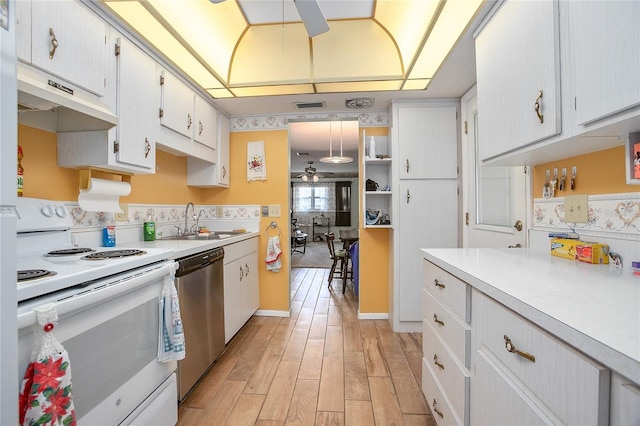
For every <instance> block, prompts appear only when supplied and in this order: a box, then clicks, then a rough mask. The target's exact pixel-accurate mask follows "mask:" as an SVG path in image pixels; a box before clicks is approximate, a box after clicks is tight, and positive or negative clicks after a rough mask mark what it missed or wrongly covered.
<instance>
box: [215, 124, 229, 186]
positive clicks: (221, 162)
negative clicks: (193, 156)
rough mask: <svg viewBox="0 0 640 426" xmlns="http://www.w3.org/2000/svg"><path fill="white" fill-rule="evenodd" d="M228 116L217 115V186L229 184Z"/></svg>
mask: <svg viewBox="0 0 640 426" xmlns="http://www.w3.org/2000/svg"><path fill="white" fill-rule="evenodd" d="M230 133H231V122H230V120H229V117H227V116H226V115H224V114H222V113H219V115H218V149H217V151H218V163H217V170H218V186H224V187H228V186H229V137H230V136H231V134H230Z"/></svg>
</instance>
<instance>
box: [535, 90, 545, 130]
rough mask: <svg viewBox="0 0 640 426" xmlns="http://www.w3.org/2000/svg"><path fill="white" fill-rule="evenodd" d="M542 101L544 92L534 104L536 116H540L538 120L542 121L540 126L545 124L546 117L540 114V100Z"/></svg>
mask: <svg viewBox="0 0 640 426" xmlns="http://www.w3.org/2000/svg"><path fill="white" fill-rule="evenodd" d="M541 99H542V90H541V91H540V93H539V94H538V97H537V98H536V102H535V103H534V104H533V109H534V111H535V112H536V115H537V116H538V120H540V124H542V123H543V122H544V115H542V114H541V113H540V100H541Z"/></svg>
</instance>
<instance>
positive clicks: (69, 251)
mask: <svg viewBox="0 0 640 426" xmlns="http://www.w3.org/2000/svg"><path fill="white" fill-rule="evenodd" d="M94 251H95V250H93V249H90V248H86V247H74V248H69V249H61V250H53V251H50V252H49V253H47V254H46V256H72V255H75V254H83V253H91V252H94Z"/></svg>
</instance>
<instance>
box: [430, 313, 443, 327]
mask: <svg viewBox="0 0 640 426" xmlns="http://www.w3.org/2000/svg"><path fill="white" fill-rule="evenodd" d="M433 322H435V323H436V324H440V325H442V326H444V321H441V320H439V319H438V315H436V314H433Z"/></svg>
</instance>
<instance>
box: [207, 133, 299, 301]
mask: <svg viewBox="0 0 640 426" xmlns="http://www.w3.org/2000/svg"><path fill="white" fill-rule="evenodd" d="M257 141H264V145H265V161H266V165H267V180H265V181H254V182H247V166H246V164H247V142H257ZM229 170H230V174H229V188H230V189H228V190H212V191H208V192H207V193H206V195H205V200H204V204H259V205H261V206H264V205H268V204H279V205H280V210H281V216H280V217H263V218H261V220H260V237H259V241H260V242H259V245H258V247H259V251H258V271H259V274H260V309H261V310H276V311H288V310H289V299H290V297H289V256H290V250H289V228H290V227H289V213H288V211H289V143H288V136H287V131H286V130H277V131H256V132H238V133H231V135H230V144H229ZM271 221H275V222H276V223H277V224H278V226H279V227H280V232H281V235H280V241H281V243H282V256H281V257H280V259H281V260H282V269H280V272H270V271H267V270H266V268H265V264H264V259H265V257H266V254H267V250H266V247H267V233H266V232H265V230H266V228H267V226H268V225H269V224H270V223H271ZM268 233H269V235H276V231H275V230H272V229H269V232H268Z"/></svg>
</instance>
